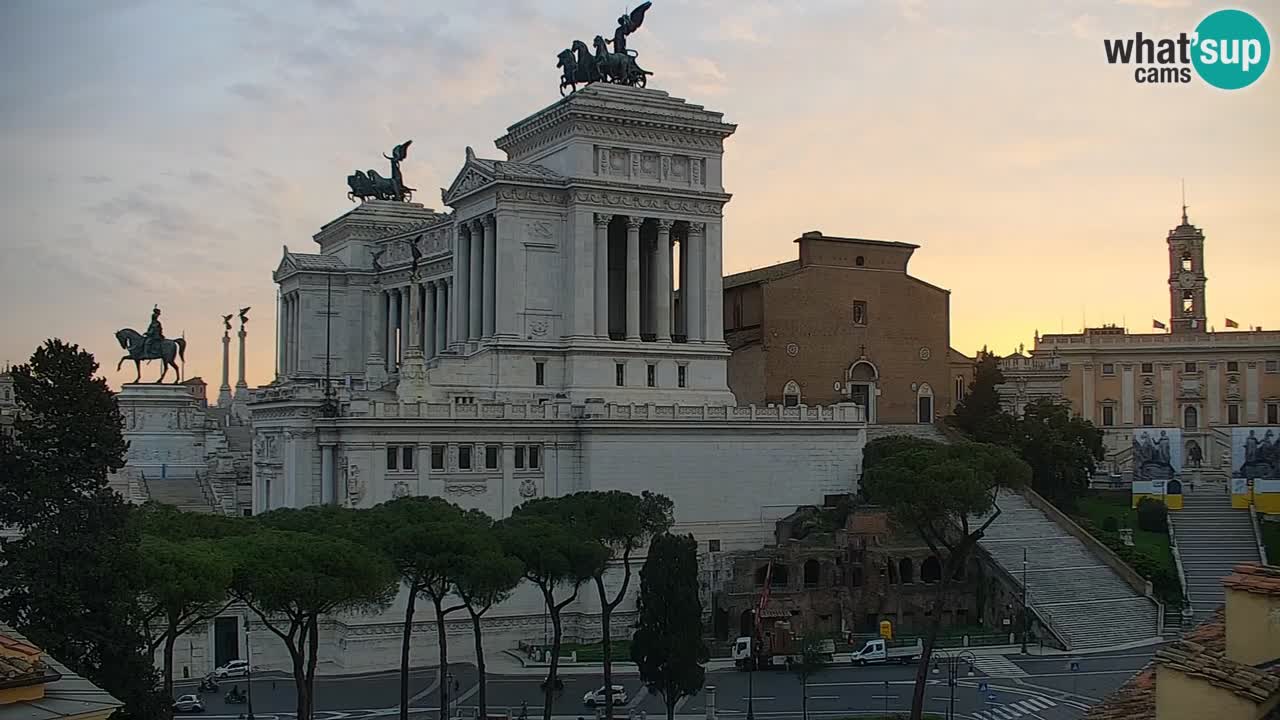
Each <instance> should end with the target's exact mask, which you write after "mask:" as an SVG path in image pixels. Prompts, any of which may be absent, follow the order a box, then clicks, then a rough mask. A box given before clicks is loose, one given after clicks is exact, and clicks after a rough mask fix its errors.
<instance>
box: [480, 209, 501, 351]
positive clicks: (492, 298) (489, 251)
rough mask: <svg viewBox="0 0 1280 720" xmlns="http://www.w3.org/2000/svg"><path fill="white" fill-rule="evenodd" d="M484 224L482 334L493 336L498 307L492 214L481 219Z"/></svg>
mask: <svg viewBox="0 0 1280 720" xmlns="http://www.w3.org/2000/svg"><path fill="white" fill-rule="evenodd" d="M481 225H483V226H484V286H483V296H484V300H483V302H484V315H483V320H484V336H485V337H493V333H494V319H495V317H496V313H497V308H498V228H497V221H496V220H495V219H494V217H493V216H492V215H486V216H485V217H484V220H483V221H481Z"/></svg>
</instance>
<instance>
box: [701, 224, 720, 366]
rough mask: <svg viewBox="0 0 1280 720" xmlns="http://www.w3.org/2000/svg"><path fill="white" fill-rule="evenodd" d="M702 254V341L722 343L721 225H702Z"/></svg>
mask: <svg viewBox="0 0 1280 720" xmlns="http://www.w3.org/2000/svg"><path fill="white" fill-rule="evenodd" d="M702 227H703V238H702V241H703V254H702V262H703V264H704V266H705V275H704V276H703V277H704V278H705V280H704V281H703V282H704V283H705V284H704V285H703V292H704V293H706V300H705V301H704V302H705V305H704V307H705V310H704V318H705V319H704V320H703V326H702V332H703V339H704V340H706V341H707V342H715V343H720V342H724V260H723V257H722V255H721V252H722V249H723V245H722V244H721V237H720V235H721V230H720V228H721V225H720V223H718V222H709V223H704V224H703V226H702Z"/></svg>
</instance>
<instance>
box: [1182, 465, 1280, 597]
mask: <svg viewBox="0 0 1280 720" xmlns="http://www.w3.org/2000/svg"><path fill="white" fill-rule="evenodd" d="M1170 517H1171V518H1172V521H1173V531H1174V537H1175V539H1176V540H1177V542H1178V555H1179V557H1180V559H1181V560H1182V571H1183V574H1184V575H1185V576H1186V592H1187V600H1188V601H1189V602H1190V603H1191V609H1192V610H1193V611H1194V613H1195V616H1196V618H1197V619H1200V618H1203V617H1204V616H1205V615H1207V614H1209V613H1211V612H1213V610H1214V609H1215V608H1217V607H1218V606H1219V605H1221V604H1222V603H1223V602H1225V601H1226V591H1225V590H1224V589H1223V587H1222V579H1223V578H1224V577H1226V576H1227V575H1229V574H1231V570H1232V568H1234V567H1235V566H1236V565H1239V564H1241V563H1249V562H1258V561H1259V560H1260V559H1261V558H1260V557H1259V555H1258V546H1257V542H1256V540H1255V538H1254V535H1253V526H1252V524H1251V523H1250V522H1249V511H1248V510H1244V509H1238V510H1237V509H1234V508H1232V507H1231V498H1230V496H1228V495H1226V494H1225V493H1223V492H1221V491H1219V490H1217V489H1213V490H1212V491H1206V492H1199V493H1193V494H1188V495H1187V496H1186V497H1185V498H1183V508H1182V510H1180V511H1178V512H1175V513H1170Z"/></svg>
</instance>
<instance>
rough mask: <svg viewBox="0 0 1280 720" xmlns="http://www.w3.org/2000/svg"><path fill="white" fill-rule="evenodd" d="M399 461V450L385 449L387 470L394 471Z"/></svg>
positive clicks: (396, 448) (394, 448) (395, 448)
mask: <svg viewBox="0 0 1280 720" xmlns="http://www.w3.org/2000/svg"><path fill="white" fill-rule="evenodd" d="M399 460H400V448H398V447H389V448H387V469H388V470H396V469H397V466H398V465H399V464H400V462H399Z"/></svg>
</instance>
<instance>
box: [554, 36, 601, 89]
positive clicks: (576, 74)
mask: <svg viewBox="0 0 1280 720" xmlns="http://www.w3.org/2000/svg"><path fill="white" fill-rule="evenodd" d="M559 57H560V61H559V62H558V63H557V64H556V67H558V68H562V69H563V70H564V72H563V74H562V75H561V76H560V95H561V96H563V95H564V89H565V88H566V87H571V88H572V89H573V91H577V89H578V85H579V84H583V85H585V84H587V83H593V82H598V81H600V80H602V79H603V78H602V77H601V76H600V69H599V67H598V66H597V64H596V59H595V58H594V57H592V55H591V48H589V47H587V44H586V43H584V42H582V41H581V40H574V41H573V47H571V48H569V49H568V50H562V51H560V56H559Z"/></svg>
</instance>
